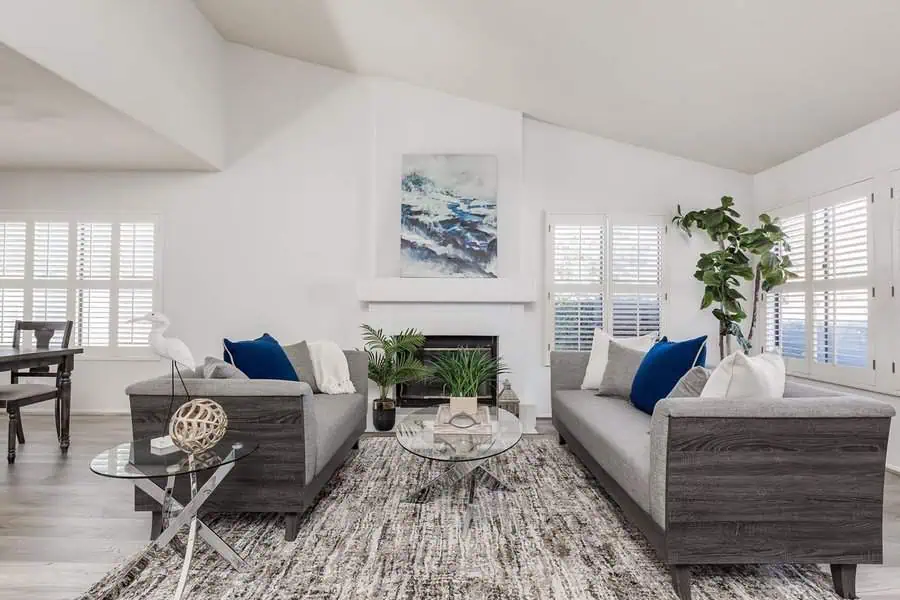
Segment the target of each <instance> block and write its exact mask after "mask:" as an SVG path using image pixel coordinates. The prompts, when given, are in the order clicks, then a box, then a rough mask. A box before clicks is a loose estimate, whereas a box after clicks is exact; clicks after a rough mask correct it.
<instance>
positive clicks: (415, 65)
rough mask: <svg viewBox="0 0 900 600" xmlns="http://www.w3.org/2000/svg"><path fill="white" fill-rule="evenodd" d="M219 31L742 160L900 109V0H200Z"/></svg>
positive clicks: (673, 149)
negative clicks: (899, 43) (899, 46)
mask: <svg viewBox="0 0 900 600" xmlns="http://www.w3.org/2000/svg"><path fill="white" fill-rule="evenodd" d="M196 1H197V4H198V6H199V7H200V9H201V10H202V11H203V13H204V14H205V15H206V16H207V18H208V19H209V20H210V21H211V22H212V23H213V24H214V25H215V26H216V27H217V28H218V29H219V31H220V32H221V33H222V35H223V36H224V37H225V38H227V39H229V40H231V41H234V42H239V43H243V44H247V45H250V46H254V47H257V48H261V49H264V50H268V51H271V52H275V53H278V54H284V55H287V56H294V57H297V58H301V59H303V60H306V61H310V62H315V63H320V64H324V65H329V66H332V67H336V68H339V69H344V70H347V71H351V72H354V73H361V74H366V75H381V76H386V77H392V78H396V79H399V80H403V81H407V82H410V83H414V84H417V85H421V86H424V87H429V88H435V89H439V90H443V91H446V92H449V93H452V94H456V95H459V96H463V97H467V98H472V99H475V100H480V101H484V102H489V103H492V104H496V105H500V106H505V107H508V108H512V109H516V110H521V111H523V112H525V113H527V114H529V115H531V116H534V117H536V118H539V119H542V120H545V121H549V122H551V123H556V124H559V125H563V126H565V127H570V128H573V129H578V130H583V131H587V132H590V133H595V134H598V135H601V136H604V137H608V138H612V139H615V140H619V141H622V142H628V143H632V144H637V145H640V146H644V147H647V148H652V149H655V150H659V151H663V152H667V153H670V154H675V155H678V156H684V157H687V158H692V159H695V160H700V161H704V162H707V163H711V164H715V165H720V166H723V167H728V168H732V169H737V170H739V171H744V172H747V173H755V172H758V171H760V170H763V169H766V168H768V167H771V166H774V165H776V164H779V163H781V162H783V161H785V160H787V159H789V158H791V157H793V156H796V155H797V154H800V153H802V152H804V151H806V150H809V149H812V148H814V147H816V146H818V145H820V144H822V143H824V142H826V141H828V140H831V139H833V138H835V137H838V136H840V135H842V134H845V133H848V132H849V131H852V130H853V129H855V128H857V127H859V126H861V125H864V124H866V123H868V122H871V121H873V120H875V119H877V118H879V117H882V116H884V115H887V114H889V113H891V112H893V111H895V110H897V109H900V52H898V51H897V39H898V33H897V32H898V31H900V0H453V1H450V0H375V1H373V0H196Z"/></svg>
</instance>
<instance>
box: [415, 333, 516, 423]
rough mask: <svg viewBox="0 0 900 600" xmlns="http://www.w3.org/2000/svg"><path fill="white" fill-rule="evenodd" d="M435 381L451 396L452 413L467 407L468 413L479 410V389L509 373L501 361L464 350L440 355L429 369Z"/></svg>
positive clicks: (481, 353) (477, 352) (476, 351)
mask: <svg viewBox="0 0 900 600" xmlns="http://www.w3.org/2000/svg"><path fill="white" fill-rule="evenodd" d="M429 367H430V368H431V375H432V377H433V378H434V379H436V380H437V381H439V382H441V383H442V384H443V385H444V392H445V393H449V394H450V405H451V408H453V410H457V407H460V408H462V407H464V408H462V410H465V411H466V412H469V413H474V412H475V411H476V410H477V408H478V389H479V388H480V387H481V386H482V385H484V384H485V383H488V382H491V381H493V382H496V381H497V378H498V377H499V376H500V374H501V373H506V372H508V371H509V369H507V367H506V365H505V364H503V361H502V360H501V359H500V358H492V357H491V356H489V355H487V354H485V353H484V352H483V351H481V350H478V349H472V350H469V349H461V350H455V351H453V352H447V353H445V354H441V355H440V356H438V357H437V358H435V359H434V360H433V361H432V362H431V364H430V365H429Z"/></svg>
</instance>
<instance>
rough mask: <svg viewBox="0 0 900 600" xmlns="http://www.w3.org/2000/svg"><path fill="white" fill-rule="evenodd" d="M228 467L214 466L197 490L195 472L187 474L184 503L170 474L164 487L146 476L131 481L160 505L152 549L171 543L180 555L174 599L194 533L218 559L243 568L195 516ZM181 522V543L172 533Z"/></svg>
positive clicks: (178, 597) (180, 586)
mask: <svg viewBox="0 0 900 600" xmlns="http://www.w3.org/2000/svg"><path fill="white" fill-rule="evenodd" d="M232 468H234V462H229V463H228V464H224V465H222V466H221V467H219V468H217V469H216V470H215V471H214V472H213V474H212V477H210V478H209V480H208V481H207V482H206V483H204V484H203V486H202V487H201V488H200V489H197V473H190V474H189V475H188V476H189V477H190V480H191V500H190V502H188V503H187V504H186V505H182V504H181V503H180V502H178V500H176V499H175V497H174V495H173V492H174V489H175V477H174V476H169V477H167V478H166V488H165V489H164V490H163V489H161V488H160V487H159V486H158V485H156V484H155V483H153V482H152V481H151V480H149V479H135V480H134V485H135V486H136V487H137V488H138V489H140V490H141V491H143V492H144V493H146V494H147V495H148V496H150V497H151V498H153V499H154V500H156V501H157V502H159V504H160V505H161V506H162V514H163V531H162V533H160V535H159V537H157V538H156V540H155V541H154V544H155V546H156V548H157V549H159V550H162V549H164V548H165V547H166V546H167V545H169V544H171V545H172V546H173V547H174V548H175V550H176V551H177V552H178V553H179V554H181V555H182V556H183V557H184V561H183V562H182V565H181V575H180V576H179V578H178V588H177V589H176V591H175V600H181V598H182V596H183V595H184V587H185V584H186V583H187V576H188V571H189V570H190V568H191V559H192V558H193V556H194V545H195V543H196V541H197V536H198V535H199V536H200V537H201V538H203V540H205V541H206V543H207V544H209V545H210V546H211V547H212V548H213V550H215V551H216V552H218V553H219V555H220V556H222V558H224V559H225V560H227V561H228V562H229V563H230V564H231V566H232V567H234V569H235V570H237V571H243V570H244V569H246V566H247V564H246V562H244V559H243V558H241V556H240V555H239V554H238V553H237V552H236V551H235V550H234V548H232V547H231V546H230V545H229V544H228V542H226V541H225V540H223V539H222V538H221V537H219V536H218V535H217V534H216V532H214V531H213V530H212V529H210V528H209V526H208V525H206V523H204V522H203V521H201V520H200V519H199V518H198V517H197V513H198V511H199V510H200V507H201V506H203V503H204V502H206V500H207V499H208V498H209V497H210V495H212V493H213V490H215V489H216V488H217V487H218V486H219V484H220V483H222V481H223V480H224V479H225V476H226V475H228V473H229V472H230V471H231V469H232ZM185 525H187V526H188V538H187V544H186V545H184V546H182V545H181V544H180V542H179V541H178V539H177V538H176V537H175V536H176V535H177V534H178V532H179V531H181V529H182V528H183V527H184V526H185Z"/></svg>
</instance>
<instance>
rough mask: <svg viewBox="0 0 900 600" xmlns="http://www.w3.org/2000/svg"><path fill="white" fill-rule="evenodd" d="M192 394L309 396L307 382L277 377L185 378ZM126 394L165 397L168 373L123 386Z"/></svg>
mask: <svg viewBox="0 0 900 600" xmlns="http://www.w3.org/2000/svg"><path fill="white" fill-rule="evenodd" d="M184 386H185V387H187V390H188V392H189V393H190V395H191V397H195V398H196V397H257V396H270V397H281V398H284V397H296V398H301V397H303V396H309V397H312V395H313V393H312V389H311V388H310V387H309V384H307V383H303V382H302V381H282V380H277V379H185V380H184ZM125 393H126V394H128V395H129V396H166V397H168V396H169V395H170V394H171V393H172V380H171V378H169V377H168V376H163V377H157V378H155V379H148V380H146V381H140V382H138V383H133V384H131V385H129V386H128V387H127V388H125ZM175 395H176V396H184V395H185V393H184V387H183V386H182V385H181V381H178V380H176V381H175Z"/></svg>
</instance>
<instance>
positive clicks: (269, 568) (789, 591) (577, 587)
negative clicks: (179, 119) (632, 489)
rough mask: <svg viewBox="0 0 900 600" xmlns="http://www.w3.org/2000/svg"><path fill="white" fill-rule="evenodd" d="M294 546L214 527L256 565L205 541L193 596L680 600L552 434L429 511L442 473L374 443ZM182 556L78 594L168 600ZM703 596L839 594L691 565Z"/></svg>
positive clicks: (270, 527)
mask: <svg viewBox="0 0 900 600" xmlns="http://www.w3.org/2000/svg"><path fill="white" fill-rule="evenodd" d="M360 446H361V447H360V450H359V451H358V452H354V453H353V454H352V455H351V456H350V458H349V459H348V460H347V462H346V464H345V465H344V467H343V468H342V469H340V470H339V471H338V472H337V473H336V474H335V476H334V478H333V479H332V481H331V483H330V484H329V486H328V487H327V488H326V489H325V490H324V491H323V493H322V496H321V498H320V499H319V501H318V503H317V504H316V505H315V507H314V508H313V509H312V510H310V511H308V512H307V513H306V514H305V515H304V516H303V518H302V521H301V527H300V535H299V536H298V537H297V540H296V541H294V542H285V541H284V528H283V520H282V519H281V518H280V517H278V516H260V515H221V516H218V517H214V518H210V519H208V521H209V523H210V524H211V525H212V526H213V528H214V529H215V530H216V531H217V532H218V533H219V534H220V535H222V536H223V537H224V538H225V539H226V540H227V541H228V542H229V543H231V544H232V545H233V546H234V547H235V549H236V550H237V551H238V552H240V553H241V554H242V555H243V556H244V557H246V558H247V561H248V564H249V569H248V570H247V571H246V572H243V573H237V572H235V571H233V570H232V569H231V568H230V567H229V565H228V563H226V562H225V561H224V560H221V559H219V558H218V556H217V555H216V554H215V553H214V552H213V551H212V550H211V549H210V548H208V547H207V546H206V545H205V542H202V541H198V552H197V554H196V555H195V558H194V563H193V567H192V570H191V574H190V580H189V583H188V589H187V593H186V595H185V596H186V598H191V599H192V600H250V599H254V600H256V599H258V600H288V599H290V600H301V599H316V600H320V599H332V598H333V599H346V600H367V599H371V600H375V599H378V600H381V599H403V600H439V599H440V600H457V599H458V600H463V599H465V600H481V599H484V600H518V599H522V600H550V599H558V600H581V599H598V600H645V599H646V600H677V598H676V596H675V594H674V592H673V591H672V588H671V585H670V579H669V573H668V571H667V569H666V568H665V566H664V565H663V564H662V563H660V562H659V560H658V559H657V558H656V556H655V554H654V552H653V550H652V548H650V546H649V545H648V542H647V541H646V539H645V538H644V537H643V536H642V535H641V533H640V532H639V531H638V530H637V529H635V528H633V527H632V526H630V525H629V524H628V522H627V521H626V520H625V519H624V517H623V516H622V514H621V513H620V512H619V510H618V508H617V507H616V506H615V504H614V503H613V502H612V501H611V500H610V499H609V498H608V497H607V496H606V495H605V493H604V492H603V490H602V489H601V488H600V487H599V485H598V484H597V482H596V481H595V480H594V479H593V478H592V477H591V475H590V473H588V472H587V470H586V469H585V468H584V467H583V466H582V465H581V463H580V462H579V461H578V459H577V458H575V457H574V456H572V455H571V454H570V453H569V452H568V451H567V450H566V449H565V447H560V446H559V445H557V443H556V440H555V439H551V438H550V437H547V436H535V437H527V438H525V439H523V440H522V442H520V443H519V445H518V446H516V447H515V448H513V449H512V450H511V451H510V452H508V453H506V454H505V455H503V456H500V457H497V458H495V459H493V460H492V461H491V462H490V463H489V466H490V468H491V470H492V471H493V472H494V473H496V474H497V475H498V476H499V477H501V478H502V479H504V480H506V482H507V483H509V484H511V485H512V486H514V487H515V488H516V491H515V492H507V491H493V490H490V489H487V488H481V489H478V492H477V494H476V502H477V508H476V512H475V515H474V522H473V524H472V526H471V528H470V529H469V531H468V533H467V534H466V535H465V536H463V535H462V532H461V529H462V528H461V524H462V519H463V516H464V514H465V495H464V494H465V492H464V490H463V489H459V490H458V493H450V494H449V495H446V496H443V497H441V498H438V499H437V500H435V501H434V502H432V503H429V504H407V503H405V502H403V499H404V497H405V496H406V495H407V494H408V493H409V492H410V491H412V490H414V489H416V488H417V487H419V486H420V485H422V484H423V483H424V482H427V481H428V480H429V479H430V478H432V477H434V476H436V475H438V474H439V473H440V472H441V471H442V466H441V465H440V464H434V463H431V462H429V461H426V460H423V459H421V458H418V457H416V456H413V455H411V454H409V453H407V452H406V451H404V450H403V449H402V448H400V447H399V445H398V444H397V442H396V441H395V440H394V439H393V438H389V437H380V438H366V439H363V440H362V441H361V443H360ZM180 560H181V559H180V557H179V556H178V555H177V554H176V553H175V552H173V551H171V550H165V551H155V550H153V549H152V548H150V547H148V549H147V550H145V551H144V552H142V553H140V554H139V555H137V556H134V557H132V558H131V559H129V560H128V561H126V562H125V563H123V564H122V565H120V566H119V567H118V568H116V569H115V570H114V571H112V572H111V573H109V574H108V575H106V577H104V579H103V580H101V581H100V582H98V583H97V584H96V585H94V586H93V587H92V588H91V589H90V590H89V591H88V592H86V593H85V594H84V595H83V596H82V598H83V599H91V600H138V599H139V600H163V599H168V598H171V597H172V594H173V592H174V590H175V585H176V580H177V577H178V573H179V568H180V564H181V563H180ZM693 597H694V598H695V599H697V600H826V599H827V600H835V599H836V598H837V596H836V595H835V594H834V593H833V592H832V591H831V581H830V578H829V577H828V576H826V575H825V574H824V573H823V572H822V571H821V570H820V569H818V568H817V567H815V566H810V565H807V566H791V565H785V566H777V567H752V566H750V567H748V566H742V567H728V568H698V569H695V570H694V585H693Z"/></svg>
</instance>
